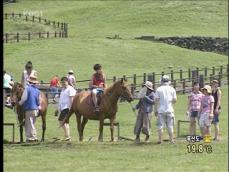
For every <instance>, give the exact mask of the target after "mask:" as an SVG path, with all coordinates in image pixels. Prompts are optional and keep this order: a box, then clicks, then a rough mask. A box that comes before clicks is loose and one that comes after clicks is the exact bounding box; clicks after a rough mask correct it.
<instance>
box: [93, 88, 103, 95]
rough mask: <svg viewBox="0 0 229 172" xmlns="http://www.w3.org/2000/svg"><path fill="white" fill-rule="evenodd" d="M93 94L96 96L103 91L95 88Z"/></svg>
mask: <svg viewBox="0 0 229 172" xmlns="http://www.w3.org/2000/svg"><path fill="white" fill-rule="evenodd" d="M92 92H93V93H94V94H98V93H103V89H102V88H93V89H92Z"/></svg>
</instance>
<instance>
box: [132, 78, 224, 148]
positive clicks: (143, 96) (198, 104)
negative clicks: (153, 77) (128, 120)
mask: <svg viewBox="0 0 229 172" xmlns="http://www.w3.org/2000/svg"><path fill="white" fill-rule="evenodd" d="M211 84H212V85H211V86H210V85H205V86H204V87H203V88H201V89H200V88H199V83H198V82H194V84H193V88H192V89H193V90H192V92H191V93H190V94H189V95H188V107H187V113H186V114H187V115H188V118H189V120H190V126H189V135H194V134H196V133H195V123H196V120H197V121H198V125H199V127H200V133H201V136H202V138H204V137H205V136H211V124H214V128H215V136H214V138H213V140H217V141H218V140H219V135H220V134H219V114H220V111H221V96H222V92H221V90H220V87H219V82H218V81H217V80H213V81H212V83H211ZM138 98H139V101H138V104H137V105H136V106H135V107H133V110H134V111H135V110H136V109H138V115H137V119H136V123H135V128H134V134H135V135H136V138H135V141H136V142H137V143H138V142H140V133H141V132H142V133H143V134H145V135H146V137H145V141H146V142H149V137H150V134H151V133H150V132H151V118H152V114H153V112H154V113H155V116H156V117H157V132H158V141H157V143H158V144H161V143H162V142H163V138H162V136H163V128H164V127H165V126H166V128H167V131H168V134H169V140H170V143H175V140H174V119H175V115H174V108H173V105H174V104H175V103H176V101H177V96H176V91H175V89H174V88H173V87H171V86H170V79H169V77H168V76H167V75H164V76H163V77H162V79H161V86H159V87H158V88H157V89H156V91H154V90H153V84H152V83H151V82H150V81H146V83H145V84H144V85H143V88H142V89H141V90H140V92H139V94H138ZM153 106H154V108H153Z"/></svg>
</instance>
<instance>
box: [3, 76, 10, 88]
mask: <svg viewBox="0 0 229 172" xmlns="http://www.w3.org/2000/svg"><path fill="white" fill-rule="evenodd" d="M10 81H11V76H10V75H8V74H7V73H5V74H4V83H3V84H4V85H3V87H4V88H12V86H11V85H10Z"/></svg>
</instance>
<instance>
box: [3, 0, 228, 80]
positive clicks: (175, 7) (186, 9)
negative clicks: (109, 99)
mask: <svg viewBox="0 0 229 172" xmlns="http://www.w3.org/2000/svg"><path fill="white" fill-rule="evenodd" d="M24 11H42V14H43V17H45V18H48V19H50V20H56V21H63V22H67V23H69V38H67V39H50V40H33V41H30V42H29V43H28V42H23V43H20V44H4V68H5V69H6V70H7V71H9V72H10V73H11V74H12V75H14V77H15V78H16V79H17V80H18V79H19V78H20V73H21V71H22V70H23V68H24V64H25V63H26V61H28V60H31V61H32V62H33V63H34V66H35V69H36V70H38V73H39V79H40V80H45V81H47V80H49V79H50V78H51V77H52V75H54V74H59V75H64V74H65V73H66V72H67V71H68V70H69V69H73V70H74V71H75V73H76V76H77V78H78V80H82V79H88V78H90V76H91V73H92V72H93V70H92V66H93V64H95V63H102V64H103V66H104V71H105V73H106V74H107V76H108V78H109V77H112V76H114V75H117V76H122V75H123V74H126V75H132V74H134V73H136V74H142V73H144V72H146V73H148V72H158V73H159V72H161V71H163V70H166V69H167V68H168V66H174V68H175V69H180V68H188V67H192V66H198V67H201V66H214V65H221V64H227V58H226V56H223V55H218V54H215V53H207V52H200V51H193V50H187V49H183V48H179V47H175V46H170V45H165V44H161V43H152V42H147V41H142V40H135V39H134V38H135V37H139V36H142V35H155V36H191V35H204V36H213V37H227V29H228V25H227V18H228V17H227V1H225V0H222V1H201V2H199V1H155V2H153V1H152V2H151V1H123V2H121V1H90V2H89V1H55V2H54V1H37V2H36V3H34V2H33V1H27V0H26V1H22V0H21V1H18V3H15V4H7V5H5V6H4V12H15V13H16V12H24ZM4 23H5V22H4ZM15 27H16V29H15V28H14V30H17V27H18V29H20V28H19V26H15ZM4 30H5V31H6V30H10V26H7V25H6V27H4ZM37 30H39V28H37ZM116 34H118V35H119V36H120V37H121V38H122V39H120V40H111V39H107V38H106V37H107V36H111V37H112V36H114V35H116ZM133 66H134V67H133Z"/></svg>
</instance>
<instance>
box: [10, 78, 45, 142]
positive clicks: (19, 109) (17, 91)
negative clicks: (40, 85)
mask: <svg viewBox="0 0 229 172" xmlns="http://www.w3.org/2000/svg"><path fill="white" fill-rule="evenodd" d="M24 89H25V88H24V87H23V85H22V84H20V83H17V82H16V83H14V85H13V88H12V90H11V102H12V103H13V104H14V106H15V108H16V114H17V118H18V122H19V127H20V142H21V143H22V142H23V125H24V119H25V111H24V110H23V106H21V105H19V101H20V100H21V97H22V94H23V91H24ZM40 106H41V109H40V110H39V115H38V116H41V119H42V139H41V141H44V137H45V130H46V113H47V108H48V99H47V97H46V95H45V93H43V92H40Z"/></svg>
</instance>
